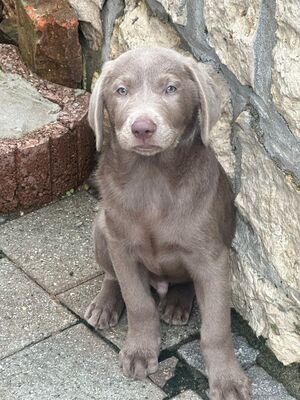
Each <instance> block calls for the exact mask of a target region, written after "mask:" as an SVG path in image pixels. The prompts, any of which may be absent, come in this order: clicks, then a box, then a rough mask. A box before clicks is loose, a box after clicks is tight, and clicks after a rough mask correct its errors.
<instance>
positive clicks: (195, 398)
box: [173, 390, 203, 400]
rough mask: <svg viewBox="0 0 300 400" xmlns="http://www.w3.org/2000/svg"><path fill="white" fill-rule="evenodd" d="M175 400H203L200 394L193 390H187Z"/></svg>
mask: <svg viewBox="0 0 300 400" xmlns="http://www.w3.org/2000/svg"><path fill="white" fill-rule="evenodd" d="M173 400H203V399H202V397H200V396H199V395H198V394H196V393H195V392H193V391H192V390H187V391H185V392H183V393H180V394H179V395H178V396H176V397H174V398H173Z"/></svg>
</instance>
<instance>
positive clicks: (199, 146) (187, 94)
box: [85, 48, 249, 400]
mask: <svg viewBox="0 0 300 400" xmlns="http://www.w3.org/2000/svg"><path fill="white" fill-rule="evenodd" d="M104 109H106V110H107V112H108V115H109V119H110V123H111V126H112V131H111V133H110V138H109V143H108V145H107V148H106V149H104V150H103V152H102V154H101V157H100V163H99V168H98V171H97V181H98V183H99V187H100V191H101V196H102V207H103V208H102V211H101V213H100V215H98V217H97V218H96V221H95V225H94V238H95V251H96V259H97V262H98V263H99V264H100V265H101V266H102V267H103V268H104V270H105V278H104V281H103V286H102V289H101V292H100V293H99V294H98V295H97V296H96V298H95V299H94V300H93V301H92V303H91V304H90V306H89V307H88V309H87V311H86V315H85V318H86V319H87V321H88V322H89V323H90V324H91V325H92V326H94V327H95V328H96V329H106V328H108V327H110V326H113V325H115V324H117V322H118V319H119V317H120V315H121V313H122V310H123V307H124V302H125V305H126V308H127V314H128V333H127V338H126V342H125V345H124V347H123V349H122V350H121V352H120V364H121V366H122V369H123V372H124V374H125V375H126V376H128V377H133V378H136V379H142V378H144V377H146V376H147V375H148V374H151V373H153V372H155V371H156V370H157V366H158V360H157V359H158V353H159V346H160V332H159V319H160V318H161V319H162V320H163V321H165V322H166V323H168V324H171V325H182V324H186V323H187V321H188V319H189V314H190V311H191V307H192V302H193V298H194V296H195V294H196V297H197V301H198V303H199V307H200V311H201V316H202V325H201V343H200V344H201V350H202V353H203V356H204V359H205V363H206V367H207V371H208V377H209V385H210V398H211V399H213V400H221V399H226V400H229V399H230V400H246V399H249V384H248V380H247V378H246V376H245V374H244V372H243V370H242V369H241V367H240V365H239V363H238V361H237V359H236V357H235V354H234V350H233V345H232V338H231V333H230V293H231V290H230V278H229V275H230V274H229V265H228V251H229V248H230V244H231V241H232V238H233V234H234V207H233V195H232V192H231V189H230V185H229V183H228V181H227V178H226V175H225V172H224V171H223V169H222V167H221V166H220V164H219V163H218V161H217V159H216V157H215V155H214V153H213V151H212V150H211V149H210V148H209V147H208V135H209V131H210V129H211V127H212V126H213V125H214V123H215V122H216V120H217V118H218V116H219V113H220V99H219V96H218V88H216V87H214V84H213V82H212V81H211V80H210V78H209V76H208V75H207V74H206V72H205V70H204V69H203V68H201V66H199V65H197V64H196V63H195V62H194V61H192V60H191V59H189V58H187V57H184V56H182V55H180V54H179V53H177V52H175V51H173V50H169V49H162V48H155V49H137V50H131V51H128V52H127V53H124V54H122V55H121V56H120V57H119V58H117V59H116V60H114V61H108V62H106V63H105V65H104V67H103V70H102V73H101V76H100V78H99V79H98V81H97V83H96V85H95V88H94V91H93V93H92V96H91V100H90V107H89V123H90V125H91V127H92V129H93V130H94V132H95V135H96V144H97V149H98V150H100V148H101V145H102V141H103V112H104ZM151 286H152V287H154V288H155V289H156V290H157V292H158V294H159V296H160V304H159V306H158V307H157V306H156V304H155V301H154V299H153V297H152V295H151Z"/></svg>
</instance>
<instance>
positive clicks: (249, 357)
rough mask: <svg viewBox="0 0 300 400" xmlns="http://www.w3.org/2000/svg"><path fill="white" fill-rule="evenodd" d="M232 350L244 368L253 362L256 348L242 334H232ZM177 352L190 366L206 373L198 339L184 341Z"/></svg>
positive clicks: (256, 352) (256, 353)
mask: <svg viewBox="0 0 300 400" xmlns="http://www.w3.org/2000/svg"><path fill="white" fill-rule="evenodd" d="M233 344H234V352H235V354H236V356H237V358H238V360H239V361H240V363H241V365H242V367H243V368H244V369H248V368H250V367H251V366H253V365H254V364H255V361H256V357H257V355H258V353H259V351H258V350H256V349H254V348H253V347H251V346H250V345H249V344H248V342H247V340H246V339H245V338H243V337H242V336H238V335H235V334H233ZM178 354H179V355H180V356H181V357H182V358H183V359H184V360H185V361H186V362H187V363H188V364H189V365H191V366H192V367H194V368H196V369H198V370H199V371H200V372H201V373H202V374H203V375H206V369H205V364H204V360H203V357H202V355H201V352H200V342H199V340H194V341H192V342H190V343H186V344H184V345H183V346H181V347H180V348H179V349H178Z"/></svg>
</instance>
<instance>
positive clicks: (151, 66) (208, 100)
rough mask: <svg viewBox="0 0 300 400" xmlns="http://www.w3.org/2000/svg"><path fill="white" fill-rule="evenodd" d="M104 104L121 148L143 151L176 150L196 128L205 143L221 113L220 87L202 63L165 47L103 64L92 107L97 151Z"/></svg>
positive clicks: (153, 152) (91, 116)
mask: <svg viewBox="0 0 300 400" xmlns="http://www.w3.org/2000/svg"><path fill="white" fill-rule="evenodd" d="M104 108H106V109H107V111H108V114H109V118H110V122H111V124H112V126H113V128H114V131H115V133H116V137H117V140H118V142H119V144H120V146H121V147H122V148H123V149H125V150H128V151H133V152H136V153H139V154H142V155H154V154H156V153H159V152H161V151H164V150H166V149H169V148H174V147H176V146H177V144H178V143H179V142H180V139H181V137H182V136H183V135H184V134H186V133H187V132H188V131H195V130H197V131H199V132H200V135H201V138H202V142H203V144H204V145H205V146H206V145H207V143H208V134H209V130H210V128H211V127H212V125H213V124H214V123H215V122H216V120H217V118H218V116H219V112H220V104H219V100H218V96H217V93H216V88H214V86H213V84H212V82H211V80H210V78H209V76H208V75H207V73H206V71H205V69H204V68H203V66H202V67H201V66H200V65H199V64H197V63H196V62H194V61H193V60H192V59H190V58H188V57H184V56H182V55H180V54H179V53H177V52H175V51H173V50H170V49H164V48H154V49H136V50H131V51H128V52H126V53H124V54H122V55H121V56H120V57H118V58H117V59H116V60H114V61H108V62H106V63H105V64H104V66H103V69H102V73H101V76H100V78H99V79H98V81H97V82H96V85H95V88H94V90H93V93H92V96H91V100H90V107H89V123H90V125H91V127H92V129H93V130H94V132H95V135H96V142H97V150H100V147H101V144H102V137H103V132H102V131H103V127H102V119H103V110H104Z"/></svg>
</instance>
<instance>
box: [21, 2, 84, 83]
mask: <svg viewBox="0 0 300 400" xmlns="http://www.w3.org/2000/svg"><path fill="white" fill-rule="evenodd" d="M16 4H17V11H18V19H19V23H18V33H19V48H20V51H21V54H22V57H23V59H24V60H25V62H26V64H27V65H28V66H29V67H30V68H31V69H32V70H33V71H34V72H36V73H37V74H38V75H40V76H41V77H42V78H44V79H47V80H49V81H51V82H55V83H59V84H60V85H65V86H69V87H75V88H76V87H80V85H81V80H82V51H81V46H80V43H79V36H78V24H79V22H78V19H77V16H76V14H75V11H74V10H73V9H72V7H71V6H70V4H69V3H68V1H67V0H51V1H45V0H43V1H39V2H36V1H35V0H17V1H16Z"/></svg>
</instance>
